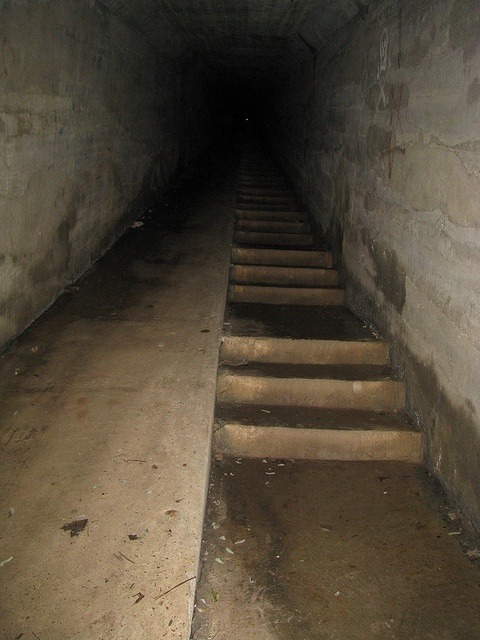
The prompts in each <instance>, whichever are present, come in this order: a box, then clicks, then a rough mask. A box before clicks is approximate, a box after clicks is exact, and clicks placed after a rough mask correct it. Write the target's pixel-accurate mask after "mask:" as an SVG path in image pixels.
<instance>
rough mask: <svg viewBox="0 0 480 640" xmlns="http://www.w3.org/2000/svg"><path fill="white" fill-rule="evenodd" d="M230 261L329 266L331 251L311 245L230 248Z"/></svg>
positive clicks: (277, 264)
mask: <svg viewBox="0 0 480 640" xmlns="http://www.w3.org/2000/svg"><path fill="white" fill-rule="evenodd" d="M232 262H234V263H235V264H244V265H250V266H255V265H262V266H271V267H274V266H279V267H294V266H298V267H303V268H313V267H317V266H318V267H321V268H327V267H329V268H331V266H332V265H333V256H332V252H331V251H322V250H318V249H314V248H311V247H303V248H302V249H292V248H288V249H272V248H271V247H269V248H262V247H258V246H256V247H240V246H234V247H233V248H232Z"/></svg>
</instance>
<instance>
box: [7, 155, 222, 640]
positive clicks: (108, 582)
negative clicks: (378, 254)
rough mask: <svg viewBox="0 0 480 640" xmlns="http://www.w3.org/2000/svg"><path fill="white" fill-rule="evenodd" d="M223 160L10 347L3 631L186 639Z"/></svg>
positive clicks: (200, 500)
mask: <svg viewBox="0 0 480 640" xmlns="http://www.w3.org/2000/svg"><path fill="white" fill-rule="evenodd" d="M220 162H221V164H222V166H221V171H219V170H218V169H219V167H218V165H216V166H214V167H213V169H208V167H207V164H205V162H203V164H202V166H201V167H200V166H199V167H197V169H196V171H195V172H194V174H192V176H191V177H190V179H189V180H187V181H183V182H180V183H178V185H177V193H176V194H175V192H173V191H172V192H171V193H170V195H169V197H168V199H166V200H164V201H163V202H162V203H161V204H162V208H161V210H160V211H157V213H156V214H155V213H152V214H150V215H149V216H147V217H145V218H144V219H143V220H142V221H140V222H143V223H144V224H143V226H137V227H136V228H134V229H131V230H130V231H128V233H127V234H126V235H125V236H123V237H122V238H121V240H120V241H119V242H118V243H117V244H116V245H115V246H114V247H113V249H112V250H111V251H109V252H108V253H107V254H106V255H105V256H104V258H103V259H102V260H101V261H100V262H98V263H97V264H96V265H95V266H94V267H93V268H92V269H90V270H89V271H88V272H87V273H86V274H85V276H84V277H83V278H82V279H81V280H79V281H78V282H76V283H75V285H74V286H73V287H71V289H70V290H69V291H68V293H66V294H65V295H64V296H63V297H62V298H61V300H60V301H59V302H58V303H57V304H56V305H55V307H53V308H52V309H51V310H50V311H49V312H48V313H47V314H46V315H44V316H43V317H42V318H41V319H40V320H39V321H37V322H36V323H35V324H34V325H33V326H32V327H31V328H30V329H29V330H28V332H27V333H25V334H24V335H23V336H22V337H21V338H20V339H19V340H18V342H17V343H16V344H15V345H14V346H13V347H12V348H11V349H10V350H9V351H8V352H6V353H4V354H3V355H2V356H1V359H0V380H1V386H0V394H1V400H0V425H1V427H0V435H1V442H2V446H1V451H0V459H1V461H0V549H1V552H0V563H2V564H1V565H0V582H1V586H0V602H1V605H0V637H1V638H2V639H4V640H12V639H13V638H20V637H22V638H24V639H25V640H34V638H41V640H67V639H68V640H73V639H78V640H92V639H93V638H98V639H102V640H106V639H108V638H111V639H112V640H121V639H124V640H133V639H134V638H135V639H137V638H138V639H140V638H142V639H147V638H148V639H151V638H162V637H165V638H179V639H181V640H185V639H186V638H187V637H188V636H189V625H190V618H191V614H192V607H193V596H194V592H195V579H194V576H196V574H197V564H198V559H199V551H200V540H201V531H202V523H203V515H204V506H205V494H206V485H207V479H208V469H209V457H210V440H211V427H212V420H213V407H214V400H215V377H216V369H217V358H218V344H219V337H220V327H221V323H222V319H223V311H224V301H225V296H226V287H227V276H228V262H229V251H230V243H229V241H230V238H231V233H232V211H233V188H232V186H231V185H230V182H229V175H230V173H229V172H230V169H229V165H228V163H225V162H223V159H220ZM193 178H195V179H193ZM172 210H173V212H172ZM166 211H169V212H172V213H171V214H169V215H170V217H168V216H167V217H166V216H165V212H166ZM162 213H163V215H162ZM186 214H190V215H189V216H188V218H186ZM169 220H170V221H172V220H174V221H175V224H174V225H173V226H172V225H170V226H168V221H169ZM83 519H88V523H87V524H86V527H85V529H84V530H83V531H81V532H80V533H78V535H75V536H71V535H70V533H69V531H64V530H63V529H62V527H63V526H64V525H68V524H69V523H71V522H73V521H77V520H83ZM187 579H190V580H189V581H188V582H187V583H185V584H184V585H182V586H180V587H178V588H176V589H174V590H173V591H171V593H168V594H166V595H164V596H162V593H164V592H166V591H168V590H169V589H171V588H172V587H175V585H177V584H178V583H180V582H182V581H184V580H187Z"/></svg>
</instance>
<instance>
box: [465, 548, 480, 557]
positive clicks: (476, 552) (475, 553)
mask: <svg viewBox="0 0 480 640" xmlns="http://www.w3.org/2000/svg"><path fill="white" fill-rule="evenodd" d="M467 556H468V557H469V558H480V549H469V550H468V551H467Z"/></svg>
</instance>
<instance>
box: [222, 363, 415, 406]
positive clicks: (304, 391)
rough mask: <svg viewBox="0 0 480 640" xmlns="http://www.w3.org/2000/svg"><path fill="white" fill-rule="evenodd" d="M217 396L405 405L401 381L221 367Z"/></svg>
mask: <svg viewBox="0 0 480 640" xmlns="http://www.w3.org/2000/svg"><path fill="white" fill-rule="evenodd" d="M217 398H218V400H219V401H220V402H227V403H236V404H271V405H283V406H297V407H318V408H323V409H356V410H363V411H387V412H394V411H401V410H402V409H403V407H404V404H405V387H404V384H403V382H402V381H400V380H340V379H334V378H301V377H291V378H289V377H282V378H280V377H273V376H268V375H249V374H247V373H246V374H245V375H238V373H237V372H236V373H231V372H229V371H223V370H221V371H220V372H219V375H218V378H217Z"/></svg>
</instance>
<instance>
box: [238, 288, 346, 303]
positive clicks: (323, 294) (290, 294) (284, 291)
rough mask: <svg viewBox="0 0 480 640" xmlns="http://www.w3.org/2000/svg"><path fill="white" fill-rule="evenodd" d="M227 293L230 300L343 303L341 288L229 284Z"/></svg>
mask: <svg viewBox="0 0 480 640" xmlns="http://www.w3.org/2000/svg"><path fill="white" fill-rule="evenodd" d="M228 293H229V299H230V300H231V301H232V302H253V303H255V302H256V303H259V304H298V305H307V306H311V305H313V306H315V305H320V306H322V305H323V306H337V305H341V304H343V301H344V291H343V289H295V288H283V287H257V286H254V285H252V286H248V285H231V286H230V287H229V289H228Z"/></svg>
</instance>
